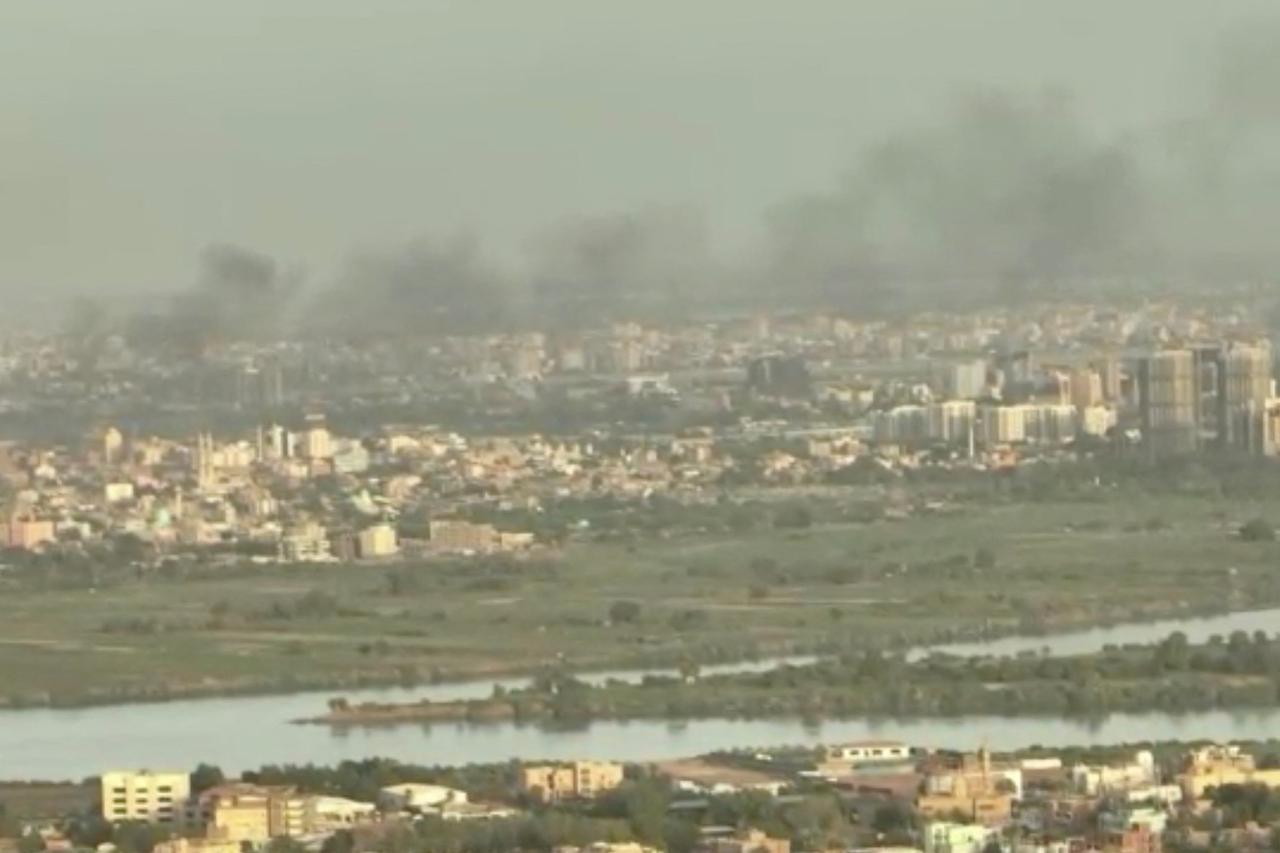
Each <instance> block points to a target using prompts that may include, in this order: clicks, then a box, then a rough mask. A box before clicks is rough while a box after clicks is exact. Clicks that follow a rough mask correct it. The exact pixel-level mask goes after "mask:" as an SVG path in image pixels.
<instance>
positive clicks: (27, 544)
mask: <svg viewBox="0 0 1280 853" xmlns="http://www.w3.org/2000/svg"><path fill="white" fill-rule="evenodd" d="M6 532H7V534H8V535H7V536H6V542H7V544H8V546H9V547H10V548H17V549H20V550H23V551H32V550H34V549H36V548H39V547H40V546H41V545H45V544H48V543H50V542H56V541H57V539H58V537H57V534H56V533H55V531H54V528H53V522H52V521H49V520H48V519H37V518H11V519H10V520H9V525H8V530H7V531H6Z"/></svg>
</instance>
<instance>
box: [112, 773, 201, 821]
mask: <svg viewBox="0 0 1280 853" xmlns="http://www.w3.org/2000/svg"><path fill="white" fill-rule="evenodd" d="M100 784H101V792H102V818H103V820H106V821H109V822H111V823H118V822H120V821H145V822H147V823H165V824H168V823H179V822H180V821H181V819H182V809H183V806H184V804H185V803H186V801H187V798H188V797H189V796H190V795H191V778H190V777H189V776H188V775H187V774H186V773H157V772H153V771H150V770H138V771H133V772H131V771H114V772H111V773H104V774H102V779H101V781H100Z"/></svg>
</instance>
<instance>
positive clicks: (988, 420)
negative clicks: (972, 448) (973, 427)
mask: <svg viewBox="0 0 1280 853" xmlns="http://www.w3.org/2000/svg"><path fill="white" fill-rule="evenodd" d="M979 420H980V423H981V429H980V430H979V432H980V434H981V436H982V443H983V444H984V445H986V446H988V447H989V446H991V445H996V444H1017V443H1019V442H1023V441H1026V438H1027V407H1026V406H983V407H982V412H981V416H980V418H979Z"/></svg>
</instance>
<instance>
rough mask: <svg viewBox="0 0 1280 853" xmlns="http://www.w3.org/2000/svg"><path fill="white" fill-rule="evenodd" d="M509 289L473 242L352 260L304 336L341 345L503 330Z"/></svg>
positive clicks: (429, 243) (423, 243)
mask: <svg viewBox="0 0 1280 853" xmlns="http://www.w3.org/2000/svg"><path fill="white" fill-rule="evenodd" d="M512 314H513V293H512V285H511V284H510V282H509V281H508V280H507V279H506V277H505V276H503V275H502V274H501V273H500V272H499V271H498V269H497V268H496V266H494V265H493V264H492V263H491V262H490V261H489V260H488V259H486V258H485V257H484V256H483V254H482V253H481V251H480V247H479V244H478V243H477V242H476V241H475V240H474V239H472V238H469V237H460V238H456V239H453V240H446V241H433V240H429V239H426V238H423V239H419V240H416V241H414V242H412V243H409V244H408V245H405V246H399V247H394V248H390V249H380V250H365V251H361V252H357V253H356V254H354V255H352V257H351V258H350V259H348V261H347V262H346V264H345V266H344V268H343V269H342V271H341V273H340V274H339V276H338V279H337V281H336V282H335V283H334V284H333V286H332V287H330V288H329V289H327V290H326V291H325V292H324V293H323V294H321V295H320V296H319V297H318V298H317V299H316V300H315V302H314V303H313V305H312V306H311V310H310V317H309V323H308V326H309V329H310V330H312V331H319V332H322V333H324V334H328V335H334V336H338V337H344V338H370V337H403V336H414V335H424V334H458V335H461V334H473V333H476V332H485V331H497V330H500V329H503V328H505V327H506V326H507V325H508V324H509V323H510V322H511V319H512Z"/></svg>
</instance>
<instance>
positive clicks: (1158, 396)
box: [1138, 349, 1200, 454]
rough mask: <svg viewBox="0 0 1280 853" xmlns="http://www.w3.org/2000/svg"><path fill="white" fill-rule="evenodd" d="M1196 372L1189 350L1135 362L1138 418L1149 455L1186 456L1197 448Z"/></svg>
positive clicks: (1198, 412)
mask: <svg viewBox="0 0 1280 853" xmlns="http://www.w3.org/2000/svg"><path fill="white" fill-rule="evenodd" d="M1197 372H1198V371H1197V359H1196V357H1195V354H1194V353H1193V352H1192V351H1191V350H1189V349H1181V350H1161V351H1159V352H1154V353H1152V354H1151V355H1149V356H1147V357H1146V358H1143V359H1141V360H1139V362H1138V410H1139V418H1140V421H1141V426H1142V437H1143V441H1144V442H1145V443H1146V445H1147V447H1148V448H1149V449H1150V450H1151V452H1153V453H1156V454H1169V453H1190V452H1192V451H1194V450H1195V449H1196V448H1197V447H1198V446H1199V414H1200V402H1199V391H1198V386H1199V382H1198V378H1197Z"/></svg>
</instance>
